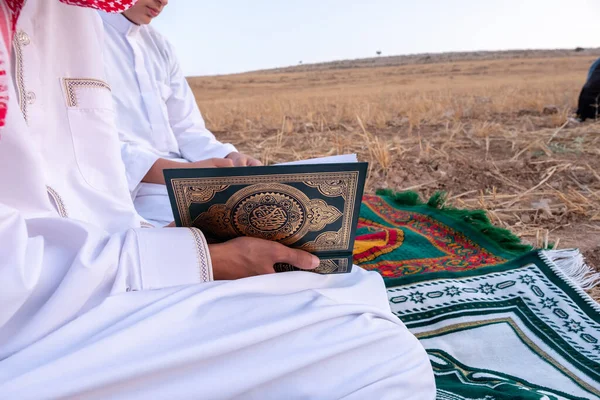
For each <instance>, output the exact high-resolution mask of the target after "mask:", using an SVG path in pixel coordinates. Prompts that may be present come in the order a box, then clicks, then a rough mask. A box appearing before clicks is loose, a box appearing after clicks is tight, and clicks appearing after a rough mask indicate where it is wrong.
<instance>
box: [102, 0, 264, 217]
mask: <svg viewBox="0 0 600 400" xmlns="http://www.w3.org/2000/svg"><path fill="white" fill-rule="evenodd" d="M166 4H167V0H139V1H138V2H137V3H136V4H135V5H134V6H133V7H131V8H130V9H128V10H126V11H125V12H124V13H123V14H110V13H105V12H101V13H100V15H101V17H102V19H103V22H104V30H105V42H104V45H105V55H104V62H105V66H106V74H107V78H108V83H109V84H110V86H111V88H112V94H113V98H114V100H115V105H116V115H117V127H118V130H119V137H120V139H121V142H122V147H121V150H122V157H123V161H124V163H125V170H126V172H127V181H128V182H127V183H128V185H129V190H130V191H131V193H132V197H133V198H134V204H135V207H136V209H137V210H138V212H139V214H140V215H141V216H142V217H144V218H145V219H146V220H147V221H148V222H150V223H152V224H153V225H155V226H165V225H167V224H169V223H170V222H172V221H173V213H172V211H171V206H170V203H169V198H168V194H167V189H166V187H165V185H164V177H163V173H162V171H163V169H165V168H202V167H227V166H252V165H260V162H258V161H257V160H255V159H253V158H252V157H249V156H246V155H244V154H240V153H238V152H237V150H236V149H235V147H234V146H232V145H231V144H227V143H221V142H219V141H218V140H217V139H216V138H215V136H214V135H213V134H212V133H211V132H210V131H209V130H208V129H206V126H205V124H204V120H203V118H202V115H201V113H200V110H199V109H198V106H197V104H196V99H195V97H194V94H193V93H192V90H191V89H190V87H189V85H188V83H187V81H186V79H185V77H184V75H183V73H182V71H181V68H180V66H179V62H178V61H177V57H176V55H175V52H174V50H173V47H172V46H171V44H170V43H169V42H168V41H167V40H166V39H165V38H164V37H163V36H162V35H161V34H160V33H158V32H157V31H156V30H155V29H153V28H152V27H151V26H150V25H148V24H149V23H150V22H151V20H152V19H153V18H154V17H156V16H158V15H159V14H160V13H161V11H162V10H163V7H164V6H165V5H166Z"/></svg>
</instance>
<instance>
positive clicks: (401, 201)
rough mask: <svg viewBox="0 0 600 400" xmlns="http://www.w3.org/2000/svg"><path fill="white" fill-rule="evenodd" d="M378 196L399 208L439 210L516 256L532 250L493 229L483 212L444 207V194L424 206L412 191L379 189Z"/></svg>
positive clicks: (509, 233) (517, 239) (433, 197)
mask: <svg viewBox="0 0 600 400" xmlns="http://www.w3.org/2000/svg"><path fill="white" fill-rule="evenodd" d="M377 195H378V196H384V197H388V198H389V199H391V200H392V201H394V203H396V204H398V205H400V206H425V205H426V206H427V207H431V208H434V209H437V210H440V211H441V212H443V213H444V214H446V215H447V216H449V217H452V218H454V219H457V220H462V221H463V222H465V223H467V224H469V225H470V226H471V228H473V229H475V230H477V231H479V233H480V234H481V235H482V236H483V237H486V238H487V239H488V240H489V241H491V242H494V243H496V245H497V246H499V247H500V248H502V249H503V250H505V251H508V252H511V253H514V254H516V255H519V254H523V253H527V252H528V251H531V250H533V247H532V246H530V245H527V244H525V243H523V242H522V241H521V239H520V238H519V237H518V236H516V235H515V234H513V233H512V232H511V231H509V230H507V229H503V228H498V227H495V226H494V225H493V224H492V222H491V221H490V219H489V218H488V216H487V213H486V212H485V211H483V210H461V209H458V208H453V207H445V206H444V204H445V202H446V194H445V193H444V192H437V193H435V194H434V195H433V196H431V198H430V199H429V201H428V202H427V204H425V203H424V202H423V201H422V200H421V198H420V197H419V194H418V193H416V192H413V191H408V192H394V191H393V190H391V189H381V190H378V191H377Z"/></svg>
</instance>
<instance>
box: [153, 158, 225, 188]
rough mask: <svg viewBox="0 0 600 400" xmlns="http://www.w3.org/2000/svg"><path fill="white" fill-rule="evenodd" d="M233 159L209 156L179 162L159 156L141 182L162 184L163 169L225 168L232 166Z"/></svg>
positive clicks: (163, 181) (163, 179) (163, 180)
mask: <svg viewBox="0 0 600 400" xmlns="http://www.w3.org/2000/svg"><path fill="white" fill-rule="evenodd" d="M233 165H234V164H233V161H232V160H230V159H227V158H210V159H208V160H202V161H196V162H193V163H180V162H177V161H173V160H167V159H164V158H159V159H158V160H156V162H155V163H154V165H152V167H151V168H150V170H149V171H148V173H146V176H144V178H143V180H142V182H148V183H157V184H161V185H164V184H165V176H164V174H163V172H164V170H165V169H175V168H226V167H233Z"/></svg>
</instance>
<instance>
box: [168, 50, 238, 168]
mask: <svg viewBox="0 0 600 400" xmlns="http://www.w3.org/2000/svg"><path fill="white" fill-rule="evenodd" d="M167 47H168V50H169V51H168V54H169V57H170V60H169V63H170V68H171V74H170V75H171V85H170V86H171V92H172V93H171V95H170V96H169V98H168V99H167V102H166V105H167V112H168V114H169V124H170V125H171V129H172V130H173V133H174V134H175V137H176V139H177V143H178V145H179V150H180V151H181V154H182V155H183V157H184V158H185V159H187V160H188V161H191V162H194V161H200V160H205V159H207V158H223V157H226V156H227V155H228V154H229V153H232V152H234V151H237V150H236V148H235V147H234V146H233V145H231V144H228V143H221V142H219V141H218V140H217V139H216V138H215V136H214V135H213V134H212V133H211V132H210V131H209V130H208V129H206V125H205V123H204V119H203V118H202V114H201V113H200V109H199V108H198V105H197V104H196V99H195V97H194V93H193V92H192V90H191V88H190V86H189V84H188V82H187V80H186V79H185V76H183V72H182V71H181V68H180V66H179V62H178V60H177V59H176V57H175V54H174V51H173V49H172V48H171V47H170V45H168V44H167Z"/></svg>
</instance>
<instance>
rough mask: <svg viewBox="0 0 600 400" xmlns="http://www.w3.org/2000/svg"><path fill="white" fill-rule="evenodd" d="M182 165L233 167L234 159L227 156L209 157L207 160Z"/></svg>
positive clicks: (193, 166)
mask: <svg viewBox="0 0 600 400" xmlns="http://www.w3.org/2000/svg"><path fill="white" fill-rule="evenodd" d="M184 166H185V168H227V167H233V166H234V161H233V160H230V159H227V158H209V159H207V160H201V161H196V162H193V163H188V164H184Z"/></svg>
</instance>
